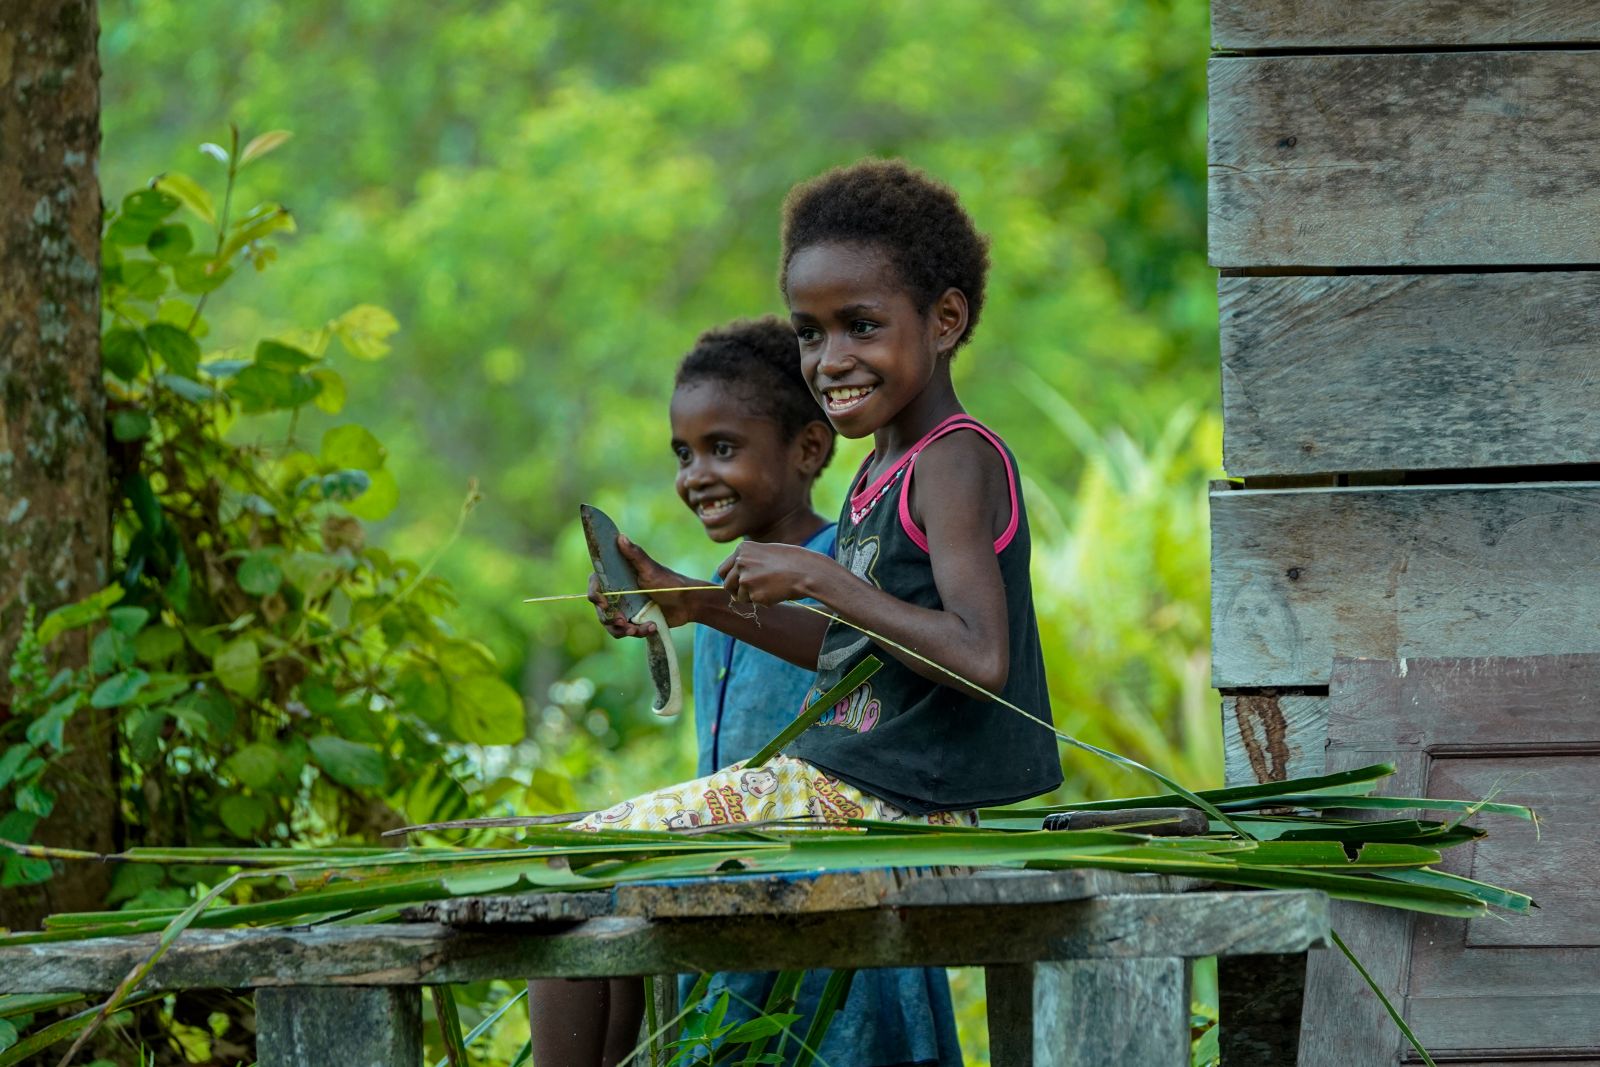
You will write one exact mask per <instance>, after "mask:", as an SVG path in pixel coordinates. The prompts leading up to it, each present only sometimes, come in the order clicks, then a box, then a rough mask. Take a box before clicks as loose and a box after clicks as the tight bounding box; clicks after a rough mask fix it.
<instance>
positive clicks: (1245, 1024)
mask: <svg viewBox="0 0 1600 1067" xmlns="http://www.w3.org/2000/svg"><path fill="white" fill-rule="evenodd" d="M1305 993H1306V954H1305V953H1303V952H1297V953H1292V954H1287V955H1282V956H1224V957H1223V958H1222V959H1220V960H1218V961H1217V994H1218V997H1217V999H1218V1004H1217V1008H1218V1011H1217V1020H1218V1021H1217V1025H1218V1028H1219V1029H1218V1032H1217V1040H1218V1044H1219V1047H1220V1048H1221V1051H1222V1062H1223V1063H1225V1064H1227V1067H1281V1065H1282V1064H1286V1063H1293V1062H1294V1061H1295V1055H1296V1050H1297V1049H1298V1048H1299V1044H1300V1009H1301V1004H1302V1002H1303V1001H1304V999H1305Z"/></svg>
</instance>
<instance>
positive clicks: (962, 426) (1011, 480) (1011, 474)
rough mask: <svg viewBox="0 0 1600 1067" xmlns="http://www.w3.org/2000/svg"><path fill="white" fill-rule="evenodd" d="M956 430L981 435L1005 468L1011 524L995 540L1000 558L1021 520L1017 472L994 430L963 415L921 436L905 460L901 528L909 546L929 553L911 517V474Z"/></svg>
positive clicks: (924, 539)
mask: <svg viewBox="0 0 1600 1067" xmlns="http://www.w3.org/2000/svg"><path fill="white" fill-rule="evenodd" d="M958 430H971V431H972V432H973V433H976V434H980V435H981V436H982V437H983V439H984V440H985V441H988V442H989V443H990V444H991V445H993V446H994V449H995V451H996V452H999V453H1000V460H1001V462H1003V463H1004V464H1005V465H1006V486H1007V488H1009V489H1010V491H1011V521H1010V522H1009V523H1007V524H1006V528H1005V532H1004V533H1002V534H1001V535H1000V536H999V537H997V538H996V539H995V542H994V551H995V554H996V555H999V554H1000V553H1001V552H1004V551H1005V549H1006V546H1007V545H1009V544H1010V543H1011V539H1012V538H1013V537H1015V536H1016V535H1017V525H1018V523H1019V522H1020V520H1021V510H1020V509H1019V508H1018V507H1017V472H1016V468H1014V467H1013V466H1012V465H1011V456H1010V455H1008V454H1007V452H1006V450H1005V447H1004V443H1003V442H1002V441H1001V440H1000V438H999V437H998V436H996V435H995V433H994V431H993V430H990V429H989V428H988V427H987V426H985V425H983V423H981V422H979V421H977V420H976V419H973V418H969V417H967V416H964V415H958V416H954V417H952V418H949V419H946V420H945V421H944V422H943V423H941V424H940V425H939V426H938V427H937V428H936V429H934V431H933V432H932V433H930V434H929V435H928V436H927V437H924V438H923V439H922V441H921V442H920V443H919V444H918V445H917V447H916V449H915V450H914V451H913V452H912V453H911V454H910V455H909V456H908V457H907V462H906V473H905V481H904V483H903V484H902V485H901V486H900V528H901V529H903V530H904V531H905V532H906V536H907V537H909V538H911V543H912V544H914V545H916V546H917V547H918V548H920V549H922V551H924V552H926V551H928V535H927V534H925V533H923V532H922V530H921V529H920V528H919V527H918V526H917V524H916V521H915V520H913V519H912V518H911V474H912V471H913V469H914V468H915V467H916V463H917V456H919V455H921V453H922V450H923V449H924V448H927V447H928V446H929V445H931V444H933V442H935V441H937V440H938V439H939V438H941V437H943V436H945V435H946V434H951V433H955V432H957V431H958Z"/></svg>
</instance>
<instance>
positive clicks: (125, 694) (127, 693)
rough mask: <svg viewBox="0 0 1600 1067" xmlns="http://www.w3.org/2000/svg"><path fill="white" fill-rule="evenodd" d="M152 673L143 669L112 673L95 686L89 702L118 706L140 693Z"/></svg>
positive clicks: (98, 705) (107, 706)
mask: <svg viewBox="0 0 1600 1067" xmlns="http://www.w3.org/2000/svg"><path fill="white" fill-rule="evenodd" d="M149 680H150V675H149V674H147V673H145V672H144V671H141V670H131V671H123V672H122V673H121V674H115V675H112V676H111V677H110V678H107V679H106V680H105V681H103V682H101V683H100V684H99V685H98V686H96V687H95V691H94V695H93V696H91V697H90V698H89V703H90V704H91V705H93V706H94V707H97V708H117V707H121V706H122V705H124V704H126V703H128V702H129V701H130V700H132V699H133V698H134V697H135V696H137V695H138V693H139V690H141V689H143V688H144V686H145V683H146V682H148V681H149Z"/></svg>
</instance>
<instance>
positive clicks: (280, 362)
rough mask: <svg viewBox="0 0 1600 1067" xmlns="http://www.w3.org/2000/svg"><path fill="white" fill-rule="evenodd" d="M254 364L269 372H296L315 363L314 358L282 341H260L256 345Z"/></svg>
mask: <svg viewBox="0 0 1600 1067" xmlns="http://www.w3.org/2000/svg"><path fill="white" fill-rule="evenodd" d="M255 362H256V366H258V367H266V368H268V369H269V370H280V371H298V370H301V369H303V368H305V367H309V366H311V364H313V363H315V362H316V359H315V357H313V356H312V355H310V354H309V353H307V352H305V351H303V350H301V349H299V348H296V347H295V346H294V345H288V344H284V343H283V342H282V341H262V342H260V343H259V344H257V345H256V352H255Z"/></svg>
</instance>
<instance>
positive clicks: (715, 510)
mask: <svg viewBox="0 0 1600 1067" xmlns="http://www.w3.org/2000/svg"><path fill="white" fill-rule="evenodd" d="M733 505H734V498H733V497H731V496H727V497H723V498H722V499H721V500H708V501H704V502H702V503H699V504H696V505H695V509H694V510H695V513H696V514H697V515H699V516H700V517H701V518H702V519H715V518H720V517H721V516H723V515H726V514H727V513H728V512H729V511H731V510H732V509H733Z"/></svg>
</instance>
